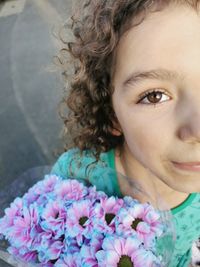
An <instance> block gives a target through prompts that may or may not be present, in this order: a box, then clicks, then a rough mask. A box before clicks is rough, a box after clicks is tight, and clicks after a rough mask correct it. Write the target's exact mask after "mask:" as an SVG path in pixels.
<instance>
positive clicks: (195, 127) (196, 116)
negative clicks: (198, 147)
mask: <svg viewBox="0 0 200 267" xmlns="http://www.w3.org/2000/svg"><path fill="white" fill-rule="evenodd" d="M178 136H179V138H180V139H181V140H182V141H185V142H188V143H190V142H191V143H200V105H199V107H198V111H195V112H193V113H190V116H188V117H187V119H186V120H185V122H184V124H182V126H181V127H180V128H179V131H178Z"/></svg>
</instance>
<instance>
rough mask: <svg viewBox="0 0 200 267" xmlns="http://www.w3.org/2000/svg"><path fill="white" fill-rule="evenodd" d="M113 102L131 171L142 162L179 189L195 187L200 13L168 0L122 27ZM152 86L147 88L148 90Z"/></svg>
mask: <svg viewBox="0 0 200 267" xmlns="http://www.w3.org/2000/svg"><path fill="white" fill-rule="evenodd" d="M113 85H114V88H115V90H114V94H113V96H112V101H113V108H114V110H115V113H116V116H117V119H118V121H119V124H120V127H121V130H122V132H123V134H124V137H125V143H124V147H123V153H124V155H123V156H124V158H125V159H126V162H128V164H129V166H131V168H132V171H133V172H134V175H138V177H139V176H140V175H141V174H142V175H147V172H146V168H147V169H149V170H151V172H152V173H153V175H155V177H157V178H159V180H160V181H162V182H164V184H165V185H167V186H169V187H171V188H173V189H174V190H177V191H181V192H187V193H190V192H197V191H198V192H199V191H200V167H199V171H194V170H182V169H180V168H178V167H176V166H175V165H174V164H173V162H179V163H188V162H199V164H200V13H198V14H197V12H196V11H195V10H193V9H192V8H190V7H187V6H176V7H175V6H171V7H168V8H166V9H164V10H163V11H159V12H155V13H151V14H149V15H148V16H147V17H146V19H145V20H144V21H143V22H142V23H141V24H140V25H138V26H136V27H132V28H131V29H130V30H129V31H127V32H125V33H124V34H123V35H122V37H121V39H120V42H119V44H118V46H117V49H116V64H115V72H114V76H113ZM152 92H153V93H152Z"/></svg>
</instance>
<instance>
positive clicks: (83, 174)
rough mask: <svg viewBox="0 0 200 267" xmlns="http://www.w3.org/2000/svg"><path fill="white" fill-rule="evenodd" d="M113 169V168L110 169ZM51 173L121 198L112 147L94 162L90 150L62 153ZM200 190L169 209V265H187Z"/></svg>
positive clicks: (199, 222) (199, 217) (197, 232)
mask: <svg viewBox="0 0 200 267" xmlns="http://www.w3.org/2000/svg"><path fill="white" fill-rule="evenodd" d="M112 170H113V171H112ZM51 173H52V174H56V175H59V176H61V177H62V178H63V179H65V178H75V179H78V180H80V181H82V182H84V183H85V184H86V185H95V186H96V189H97V190H98V191H104V192H105V193H106V194H107V195H108V196H112V195H113V196H118V197H123V196H122V194H121V192H120V187H119V184H118V180H117V175H116V167H115V156H114V150H113V149H111V150H110V151H108V152H105V153H101V154H100V159H99V160H98V161H96V159H95V158H94V156H93V155H92V153H91V151H90V150H85V151H83V155H82V156H81V154H80V150H79V149H78V148H73V149H70V150H68V151H67V152H65V153H63V154H62V155H61V156H60V157H59V159H58V160H57V162H56V163H55V165H54V166H53V168H52V170H51ZM199 211H200V193H192V194H190V195H189V196H188V198H187V199H186V200H185V201H184V202H183V203H181V204H180V205H179V206H177V207H175V208H173V209H171V212H172V214H173V220H174V225H175V229H176V243H175V249H174V254H173V259H172V261H171V264H170V266H169V267H188V266H189V263H190V261H191V247H192V243H193V242H194V241H195V240H197V239H198V237H199V236H200V212H199Z"/></svg>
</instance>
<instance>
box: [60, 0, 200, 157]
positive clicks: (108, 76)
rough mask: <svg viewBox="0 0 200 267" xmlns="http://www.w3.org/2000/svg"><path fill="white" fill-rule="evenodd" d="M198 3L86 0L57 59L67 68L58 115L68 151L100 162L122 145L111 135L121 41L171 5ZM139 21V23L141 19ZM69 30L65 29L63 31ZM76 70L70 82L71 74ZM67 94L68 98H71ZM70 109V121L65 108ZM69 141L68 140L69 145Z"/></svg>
mask: <svg viewBox="0 0 200 267" xmlns="http://www.w3.org/2000/svg"><path fill="white" fill-rule="evenodd" d="M198 2H199V1H197V0H187V1H186V0H182V1H181V0H179V1H175V0H172V1H170V0H87V1H85V2H84V4H83V7H82V12H83V13H82V19H80V17H78V16H80V15H79V14H78V16H75V15H74V16H72V17H71V25H70V29H71V30H72V32H73V35H74V40H73V42H67V41H65V40H64V38H63V35H62V34H63V32H62V34H60V39H61V41H62V43H63V44H64V45H65V47H64V48H62V49H61V50H60V55H58V57H57V58H58V59H59V62H60V64H61V65H62V67H63V76H64V78H65V80H66V81H68V82H69V78H70V77H72V80H71V81H70V85H69V88H67V91H68V93H66V96H65V97H64V98H63V99H62V101H61V103H60V110H59V114H60V116H61V118H62V119H63V121H64V130H65V132H64V135H63V136H64V138H65V137H67V134H68V133H69V134H70V136H68V137H67V138H66V139H68V140H70V138H71V140H70V142H69V144H66V146H65V151H66V150H68V149H69V148H70V147H74V146H76V147H78V148H79V149H80V150H81V152H82V151H83V150H85V149H91V150H92V151H93V153H94V155H95V157H96V160H98V159H99V155H100V153H101V152H106V151H108V150H110V149H112V148H116V147H117V146H118V147H119V146H122V145H123V143H124V136H123V133H120V134H119V135H118V134H117V135H116V134H115V135H114V134H113V132H112V130H113V129H115V130H116V131H119V129H118V128H117V125H118V121H117V118H116V116H115V112H114V110H113V107H112V101H111V97H112V94H113V91H114V88H113V86H112V73H113V70H114V60H115V55H114V52H115V48H116V46H117V44H118V41H119V39H120V37H121V35H122V34H123V33H124V32H125V31H126V30H128V29H129V28H130V27H133V26H136V25H138V24H139V23H141V22H142V21H143V20H144V19H145V15H146V14H147V13H149V12H155V11H159V10H162V9H163V8H164V7H165V6H167V5H169V4H170V3H173V4H176V3H177V4H180V3H182V4H189V5H191V6H192V7H195V8H196V9H197V6H198ZM138 18H139V19H138ZM65 26H66V25H64V28H65ZM64 52H68V53H69V55H70V56H71V59H72V61H73V64H72V63H71V61H70V64H71V65H69V62H68V63H67V62H66V60H64V56H63V54H64ZM72 66H74V68H73V70H72V74H71V76H70V75H69V73H70V72H71V69H72ZM67 91H66V92H67ZM63 106H64V107H67V108H68V110H67V115H64V114H63V113H62V108H63ZM65 141H67V140H65Z"/></svg>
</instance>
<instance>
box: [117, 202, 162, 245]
mask: <svg viewBox="0 0 200 267" xmlns="http://www.w3.org/2000/svg"><path fill="white" fill-rule="evenodd" d="M160 225H161V224H160V222H159V214H158V213H157V212H156V211H154V210H153V208H151V206H150V205H149V204H148V203H146V204H139V203H137V204H135V205H134V206H133V207H129V208H127V209H126V208H123V209H121V210H120V212H119V214H118V219H117V221H116V232H117V233H118V234H120V235H121V234H123V235H124V236H130V235H131V234H133V233H134V234H135V233H137V235H138V237H139V238H140V239H141V240H142V242H143V243H144V245H145V247H146V248H148V247H149V248H151V247H153V246H155V237H156V235H158V234H161V233H162V231H161V228H160Z"/></svg>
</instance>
